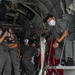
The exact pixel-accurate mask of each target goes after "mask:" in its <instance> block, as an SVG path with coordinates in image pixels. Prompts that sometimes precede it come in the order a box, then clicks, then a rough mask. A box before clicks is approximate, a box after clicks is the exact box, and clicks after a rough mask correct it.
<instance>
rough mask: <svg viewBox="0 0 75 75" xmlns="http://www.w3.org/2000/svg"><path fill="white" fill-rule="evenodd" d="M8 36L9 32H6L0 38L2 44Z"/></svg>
mask: <svg viewBox="0 0 75 75" xmlns="http://www.w3.org/2000/svg"><path fill="white" fill-rule="evenodd" d="M7 35H8V32H7V31H6V32H4V34H3V36H2V37H0V43H2V42H3V40H4V38H5V37H6V36H7Z"/></svg>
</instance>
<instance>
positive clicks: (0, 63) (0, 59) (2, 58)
mask: <svg viewBox="0 0 75 75" xmlns="http://www.w3.org/2000/svg"><path fill="white" fill-rule="evenodd" d="M5 58H6V57H5V55H4V53H1V54H0V75H2V70H3V67H4V63H5Z"/></svg>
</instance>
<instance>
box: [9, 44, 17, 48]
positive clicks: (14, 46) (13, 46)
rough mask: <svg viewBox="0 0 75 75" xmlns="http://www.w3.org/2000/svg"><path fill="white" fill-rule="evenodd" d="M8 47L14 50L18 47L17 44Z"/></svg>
mask: <svg viewBox="0 0 75 75" xmlns="http://www.w3.org/2000/svg"><path fill="white" fill-rule="evenodd" d="M8 46H9V48H16V47H18V44H17V43H14V44H9V45H8Z"/></svg>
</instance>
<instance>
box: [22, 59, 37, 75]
mask: <svg viewBox="0 0 75 75" xmlns="http://www.w3.org/2000/svg"><path fill="white" fill-rule="evenodd" d="M22 62H23V65H24V68H25V70H26V73H27V74H31V75H34V74H35V73H36V71H35V67H34V64H33V63H32V62H31V58H25V60H24V59H23V60H22Z"/></svg>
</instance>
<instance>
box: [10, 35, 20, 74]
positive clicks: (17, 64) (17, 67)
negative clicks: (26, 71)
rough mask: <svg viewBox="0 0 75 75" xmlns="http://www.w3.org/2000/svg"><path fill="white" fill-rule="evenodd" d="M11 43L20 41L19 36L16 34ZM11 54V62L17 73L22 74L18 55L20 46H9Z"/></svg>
mask: <svg viewBox="0 0 75 75" xmlns="http://www.w3.org/2000/svg"><path fill="white" fill-rule="evenodd" d="M9 43H18V41H17V37H16V36H15V38H14V40H11V41H9ZM9 55H10V58H11V62H12V65H13V70H14V74H15V75H20V62H19V56H18V47H16V48H11V49H10V48H9Z"/></svg>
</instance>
